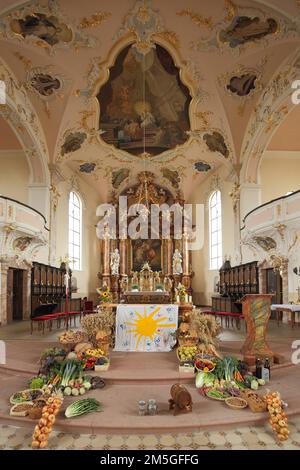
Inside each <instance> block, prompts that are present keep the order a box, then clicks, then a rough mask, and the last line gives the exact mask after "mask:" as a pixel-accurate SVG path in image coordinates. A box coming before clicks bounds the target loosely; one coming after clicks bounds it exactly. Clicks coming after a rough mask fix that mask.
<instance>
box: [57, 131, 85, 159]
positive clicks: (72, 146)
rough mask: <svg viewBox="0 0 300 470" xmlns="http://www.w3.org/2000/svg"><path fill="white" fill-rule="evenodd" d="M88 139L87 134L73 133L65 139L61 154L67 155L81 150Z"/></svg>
mask: <svg viewBox="0 0 300 470" xmlns="http://www.w3.org/2000/svg"><path fill="white" fill-rule="evenodd" d="M86 138H87V134H86V133H85V132H71V133H70V134H68V135H67V136H66V138H65V141H64V143H63V145H62V147H61V154H62V155H65V154H67V153H71V152H75V151H76V150H79V149H80V148H81V146H82V144H83V142H84V141H85V139H86Z"/></svg>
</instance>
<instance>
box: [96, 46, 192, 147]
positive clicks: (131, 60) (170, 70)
mask: <svg viewBox="0 0 300 470" xmlns="http://www.w3.org/2000/svg"><path fill="white" fill-rule="evenodd" d="M97 98H98V100H99V103H100V123H99V128H100V130H101V138H102V139H103V140H104V141H105V142H106V143H108V144H111V145H114V146H115V147H117V148H118V149H121V150H124V151H127V152H129V153H131V154H134V155H141V154H142V153H143V152H144V151H145V152H147V153H148V154H150V155H158V154H160V153H162V152H164V151H166V150H170V149H172V148H174V147H176V146H177V145H181V144H183V143H184V142H185V141H186V140H187V139H188V135H187V134H186V131H188V130H189V129H190V121H189V105H190V102H191V99H192V98H191V96H190V93H189V90H188V88H187V87H186V86H185V85H184V84H183V83H182V82H181V80H180V76H179V69H178V68H177V67H176V66H175V64H174V61H173V59H172V57H171V55H170V54H169V52H167V50H166V49H164V48H163V47H161V46H159V45H156V46H155V48H152V49H151V50H150V51H149V52H148V53H147V54H146V55H141V54H139V53H138V52H137V50H136V49H135V47H134V45H130V46H128V47H126V49H123V51H122V52H121V53H120V54H119V56H118V57H117V60H116V62H115V65H114V66H113V67H112V68H111V69H110V78H109V80H108V82H107V83H105V84H104V85H103V87H102V88H101V90H100V92H99V94H98V96H97Z"/></svg>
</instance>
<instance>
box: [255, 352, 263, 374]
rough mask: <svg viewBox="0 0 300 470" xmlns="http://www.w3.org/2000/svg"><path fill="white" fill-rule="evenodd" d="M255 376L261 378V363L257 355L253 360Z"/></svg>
mask: <svg viewBox="0 0 300 470" xmlns="http://www.w3.org/2000/svg"><path fill="white" fill-rule="evenodd" d="M255 366H256V367H255V377H256V378H258V379H261V378H262V363H261V360H260V359H259V357H257V358H256V361H255Z"/></svg>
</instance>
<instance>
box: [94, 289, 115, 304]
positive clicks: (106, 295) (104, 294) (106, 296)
mask: <svg viewBox="0 0 300 470" xmlns="http://www.w3.org/2000/svg"><path fill="white" fill-rule="evenodd" d="M96 291H97V292H98V294H99V296H100V302H104V303H110V302H112V294H111V292H110V290H109V287H108V286H103V287H98V288H97V289H96Z"/></svg>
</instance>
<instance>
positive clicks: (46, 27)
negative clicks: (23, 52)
mask: <svg viewBox="0 0 300 470" xmlns="http://www.w3.org/2000/svg"><path fill="white" fill-rule="evenodd" d="M10 27H11V30H12V32H13V33H15V34H17V35H20V36H22V37H23V38H24V39H25V38H26V37H27V36H36V37H37V38H39V39H41V40H42V41H45V42H46V43H47V44H48V45H49V46H54V45H56V44H58V43H60V42H62V43H70V42H72V40H73V32H72V29H71V28H70V27H69V26H67V25H66V24H65V23H60V22H59V20H58V19H57V18H56V17H55V16H51V15H49V16H47V15H45V14H43V13H32V14H30V15H26V16H25V18H22V19H16V18H15V19H13V20H12V21H11V23H10Z"/></svg>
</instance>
